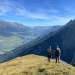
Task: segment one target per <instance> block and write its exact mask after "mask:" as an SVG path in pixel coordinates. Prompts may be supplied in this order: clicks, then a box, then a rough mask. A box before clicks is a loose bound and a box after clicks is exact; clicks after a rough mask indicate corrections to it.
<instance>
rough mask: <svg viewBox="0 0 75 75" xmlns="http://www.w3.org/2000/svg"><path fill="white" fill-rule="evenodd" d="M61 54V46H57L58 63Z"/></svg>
mask: <svg viewBox="0 0 75 75" xmlns="http://www.w3.org/2000/svg"><path fill="white" fill-rule="evenodd" d="M60 56H61V50H60V48H59V46H57V49H56V51H55V57H56V63H57V62H60Z"/></svg>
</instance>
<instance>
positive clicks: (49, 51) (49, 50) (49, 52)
mask: <svg viewBox="0 0 75 75" xmlns="http://www.w3.org/2000/svg"><path fill="white" fill-rule="evenodd" d="M50 59H51V46H50V48H48V61H49V62H50Z"/></svg>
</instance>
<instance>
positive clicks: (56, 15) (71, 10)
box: [0, 0, 75, 26]
mask: <svg viewBox="0 0 75 75" xmlns="http://www.w3.org/2000/svg"><path fill="white" fill-rule="evenodd" d="M74 18H75V0H0V20H6V21H11V22H18V23H22V24H24V25H27V26H38V25H40V26H51V25H64V24H65V23H67V22H68V21H69V20H71V19H74Z"/></svg>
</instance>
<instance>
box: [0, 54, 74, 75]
mask: <svg viewBox="0 0 75 75" xmlns="http://www.w3.org/2000/svg"><path fill="white" fill-rule="evenodd" d="M0 75H75V67H73V66H71V65H69V64H64V63H62V62H61V63H55V61H51V62H50V63H49V62H48V61H47V58H46V57H43V56H37V55H27V56H23V57H18V58H16V59H13V60H11V61H8V62H5V63H2V64H0Z"/></svg>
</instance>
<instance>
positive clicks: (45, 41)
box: [0, 20, 75, 65]
mask: <svg viewBox="0 0 75 75" xmlns="http://www.w3.org/2000/svg"><path fill="white" fill-rule="evenodd" d="M40 28H41V27H40ZM48 28H49V27H48ZM37 29H38V27H37ZM49 29H50V28H49ZM55 29H56V30H53V29H52V30H53V31H52V30H51V31H50V30H48V29H47V31H45V32H46V33H47V34H45V35H42V34H41V36H38V37H37V38H35V39H34V40H31V41H30V42H28V43H26V44H23V45H21V46H19V47H17V48H15V49H14V50H12V51H11V52H9V53H7V54H2V55H0V57H1V58H0V60H2V61H6V60H9V59H12V58H15V57H17V56H23V55H27V54H36V55H43V56H47V49H48V48H49V47H50V46H51V47H52V51H53V52H54V51H55V49H56V47H57V45H59V47H60V48H61V59H62V60H64V61H66V62H68V63H70V64H72V65H75V50H74V49H75V39H74V37H75V20H71V21H69V22H68V23H67V24H65V25H64V26H61V27H59V26H58V27H56V28H55ZM35 30H36V29H35V27H34V30H33V31H35ZM36 31H37V32H35V33H39V32H41V30H40V29H39V30H36ZM38 31H39V32H38ZM49 31H50V32H49ZM35 33H34V34H35ZM42 33H44V32H42ZM53 55H54V54H53ZM53 58H54V56H53Z"/></svg>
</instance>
